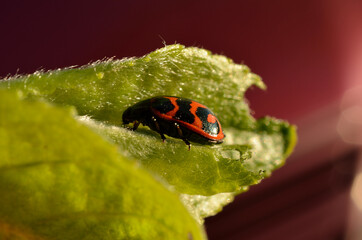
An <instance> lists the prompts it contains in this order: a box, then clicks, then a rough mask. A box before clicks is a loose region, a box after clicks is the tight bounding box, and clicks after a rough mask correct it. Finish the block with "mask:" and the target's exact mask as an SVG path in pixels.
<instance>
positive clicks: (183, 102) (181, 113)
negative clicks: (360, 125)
mask: <svg viewBox="0 0 362 240" xmlns="http://www.w3.org/2000/svg"><path fill="white" fill-rule="evenodd" d="M122 121H123V124H129V123H133V128H132V130H136V129H137V128H138V126H139V125H140V124H141V123H142V124H143V125H145V126H148V127H149V128H150V129H151V130H153V131H156V132H158V133H159V134H160V135H161V139H162V141H165V139H166V137H165V135H168V136H171V137H174V138H181V139H182V140H183V141H184V142H185V143H186V145H187V146H188V147H189V150H190V148H191V144H190V142H189V141H191V142H196V143H201V144H219V143H222V142H223V139H224V137H225V135H224V132H223V130H222V128H221V124H220V122H219V120H218V119H217V118H216V116H215V114H214V113H213V112H212V111H211V110H210V109H208V108H207V107H206V106H204V105H202V104H200V103H198V102H196V101H194V100H191V99H187V98H181V97H175V96H157V97H153V98H149V99H146V100H143V101H140V102H138V103H136V104H135V105H133V106H131V107H129V108H127V109H126V111H124V113H123V115H122Z"/></svg>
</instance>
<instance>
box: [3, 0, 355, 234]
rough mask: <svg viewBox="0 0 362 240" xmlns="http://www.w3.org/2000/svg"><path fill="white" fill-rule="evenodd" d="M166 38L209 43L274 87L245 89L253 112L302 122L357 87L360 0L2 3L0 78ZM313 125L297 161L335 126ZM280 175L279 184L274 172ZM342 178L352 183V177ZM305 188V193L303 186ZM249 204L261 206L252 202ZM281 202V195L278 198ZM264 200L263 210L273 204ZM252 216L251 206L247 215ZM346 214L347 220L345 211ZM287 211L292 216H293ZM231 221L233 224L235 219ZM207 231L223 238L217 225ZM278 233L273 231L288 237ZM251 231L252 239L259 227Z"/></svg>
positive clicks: (134, 50) (149, 47) (142, 47)
mask: <svg viewBox="0 0 362 240" xmlns="http://www.w3.org/2000/svg"><path fill="white" fill-rule="evenodd" d="M163 42H165V43H167V44H172V43H181V44H184V45H186V46H198V47H203V48H206V49H209V50H211V51H212V52H214V53H219V54H224V55H226V56H228V57H230V58H232V59H233V60H234V61H235V62H238V63H244V64H246V65H248V66H249V67H250V68H251V69H252V70H253V72H255V73H257V74H259V75H260V76H261V77H262V78H263V80H264V82H265V83H266V84H267V86H268V90H267V91H265V92H263V91H260V90H257V89H255V88H254V89H252V90H249V91H248V92H247V98H248V99H249V101H250V105H251V107H252V109H253V110H254V111H255V115H256V116H262V115H272V116H275V117H278V118H284V119H287V120H289V121H291V122H293V123H300V122H303V121H304V120H305V119H306V118H308V116H310V115H313V114H319V113H320V112H321V111H322V110H321V109H325V107H328V106H331V105H333V106H338V102H339V99H340V97H341V96H342V95H343V93H344V92H345V90H346V89H349V88H351V87H353V86H355V85H358V84H361V80H362V1H359V0H345V1H339V0H293V1H291V0H275V1H270V0H240V1H238V0H233V1H215V0H210V1H190V0H184V1H166V0H162V1H130V0H128V1H120V0H119V1H116V0H106V1H91V0H90V1H25V0H24V1H19V0H13V1H3V2H2V3H1V4H0V57H1V59H0V76H1V77H6V76H9V75H14V74H16V73H19V74H26V73H32V72H34V71H36V70H39V69H46V70H48V69H55V68H62V67H67V66H72V65H83V64H87V63H89V62H91V61H95V60H98V59H102V58H104V57H113V56H116V57H117V58H122V57H130V56H142V55H144V54H146V53H148V52H150V51H153V50H154V49H156V48H161V47H162V46H163ZM337 109H338V107H337ZM321 115H323V114H321ZM327 115H328V114H327ZM332 115H333V114H332ZM327 118H328V117H327ZM311 122H313V121H311ZM314 122H317V123H320V122H321V121H320V120H319V119H317V120H315V121H314ZM307 125H308V124H307ZM312 125H313V124H312ZM333 126H334V125H333ZM308 129H309V130H308ZM310 129H313V128H312V127H310V126H304V127H301V128H300V130H299V134H300V136H301V139H300V141H299V144H300V146H304V148H303V147H300V148H299V153H300V154H299V155H298V156H299V157H300V156H304V155H303V152H304V151H306V150H305V149H309V148H308V146H309V145H308V143H309V142H310V141H311V140H314V141H317V140H315V139H319V138H318V137H321V135H322V138H323V136H324V135H325V136H326V137H325V138H326V139H327V138H328V136H327V135H328V132H331V131H333V132H334V131H335V129H334V127H332V128H330V129H328V128H326V130H325V131H322V132H321V131H318V129H319V128H318V129H317V131H314V130H313V131H312V130H310ZM308 131H309V133H308ZM317 132H318V133H317ZM308 134H309V135H308ZM303 136H305V137H303ZM317 143H318V142H317ZM306 146H307V147H306ZM326 151H329V150H326V149H321V150H320V151H319V152H318V154H317V153H313V156H314V158H318V159H326V157H322V155H323V154H325V153H326ZM342 155H343V154H342ZM317 156H321V157H317ZM323 156H324V155H323ZM346 156H348V157H345V158H344V157H343V156H342V157H341V156H338V157H335V158H333V157H332V158H331V159H332V160H331V161H330V162H333V161H334V160H333V159H335V161H341V159H342V160H343V159H352V157H351V156H355V155H353V154H349V155H346ZM295 158H296V160H295V161H294V162H298V164H299V165H298V164H297V166H299V167H300V168H299V167H298V169H302V168H303V167H305V166H306V164H304V165H303V161H304V160H305V159H297V158H298V157H295ZM300 158H302V157H300ZM309 159H312V158H310V157H309ZM353 159H355V158H353ZM291 162H293V161H292V160H291ZM315 162H318V161H317V160H316V161H315ZM321 162H323V161H321ZM327 162H328V161H327ZM342 162H343V161H342ZM288 166H289V165H288ZM288 166H287V167H285V168H283V169H285V170H282V172H281V173H279V176H284V177H285V178H287V175H288V174H289V175H293V174H290V171H297V170H289V169H293V167H289V169H288ZM290 166H293V164H291V165H290ZM328 166H329V165H328ZM328 166H327V165H326V166H325V167H324V168H323V167H318V168H317V169H325V173H326V174H327V173H328V171H329V170H328V169H329V168H328ZM353 166H354V165H353V164H350V165H348V169H352V170H350V172H351V171H353ZM311 169H312V168H311ZM333 169H334V168H333ZM283 171H284V173H283ZM306 171H307V170H306ZM308 171H309V170H308ZM313 171H314V172H316V171H317V170H313ZM317 172H318V171H317ZM317 175H318V174H317ZM301 176H302V177H300V179H309V177H308V176H315V175H313V174H312V175H311V174H305V173H303V174H302V175H301ZM303 176H306V177H303ZM271 179H273V178H271ZM275 179H276V180H275V182H278V180H277V179H278V173H276V177H275ZM279 179H283V178H280V177H279ZM286 181H288V180H286ZM282 182H285V181H284V180H283V181H282ZM345 182H346V189H348V188H349V186H350V182H351V181H345ZM314 183H315V182H313V181H311V183H310V184H309V185H305V188H308V189H310V187H311V186H313V185H315V184H314ZM275 184H276V185H278V184H279V183H275ZM265 186H268V185H265V184H264V188H265ZM278 186H279V185H278ZM300 186H301V187H300V188H301V189H302V190H301V191H303V186H304V185H300ZM257 187H259V186H257ZM257 187H256V189H258V188H257ZM259 188H260V189H262V190H260V192H259V195H260V194H262V193H266V191H267V190H263V185H262V184H261V187H259ZM322 188H323V187H321V189H322ZM269 189H270V188H269ZM277 189H280V188H277ZM255 191H256V192H257V191H258V190H254V192H255ZM270 192H271V191H270V190H269V193H270ZM250 194H252V191H251V193H250ZM250 194H249V195H245V198H244V199H246V200H239V201H236V202H235V203H234V204H237V203H238V202H242V201H246V202H247V199H248V196H249V199H253V198H252V197H250V196H253V195H250ZM270 194H271V193H270ZM261 196H262V195H261ZM287 196H288V195H287ZM328 196H329V195H328ZM346 196H347V195H346ZM273 197H274V196H273ZM283 197H284V198H285V196H283ZM240 198H241V199H243V196H240ZM330 198H331V199H332V198H333V197H330ZM250 201H251V202H256V200H255V199H254V200H250ZM278 201H279V200H278V198H276V199H275V202H278ZM346 201H348V200H345V201H344V203H346ZM243 204H244V203H243ZM261 205H262V206H266V205H267V202H266V203H263V204H261ZM322 205H323V204H322ZM235 206H238V205H231V206H230V207H228V208H227V209H226V210H225V214H227V213H228V211H229V212H230V211H231V210H230V209H234V208H235V209H238V208H237V207H235ZM258 209H259V208H258ZM300 209H303V208H300ZM263 211H264V210H263V209H262V210H260V212H263ZM301 211H302V212H303V211H304V210H301ZM326 211H327V212H330V210H329V209H327V210H326ZM236 212H237V211H236ZM264 212H265V211H264ZM315 212H316V211H314V212H313V213H315ZM254 213H255V210H254V211H253V212H251V213H249V214H251V215H253V214H254ZM240 214H242V213H240ZM240 214H239V215H240ZM247 214H248V213H244V216H247ZM341 214H342V215H343V214H344V215H343V216H345V211H343V212H341ZM220 216H221V217H222V216H223V215H220ZM285 216H286V217H285V218H286V219H288V214H286V215H285ZM221 217H219V218H221ZM262 218H263V217H261V219H262ZM289 218H290V217H289ZM231 219H234V220H231V221H237V220H235V219H237V218H231ZM270 219H271V220H270ZM270 219H269V220H270V222H271V224H272V223H273V222H274V224H277V223H278V218H270ZM213 221H214V222H218V221H219V220H218V219H216V220H210V221H209V224H210V225H209V226H212V223H213ZM220 221H223V220H222V219H221V220H220ZM308 221H310V220H308ZM248 224H249V225H250V223H248ZM227 225H228V224H226V228H227ZM249 225H245V226H249ZM253 227H254V228H255V225H254V226H253ZM235 229H241V228H237V227H235ZM235 229H234V230H233V231H234V233H235V231H236V230H235ZM284 229H285V228H284ZM255 231H256V232H258V229H256V230H255ZM313 231H314V230H313ZM313 231H312V232H313ZM316 231H317V230H316ZM341 231H342V232H343V230H341ZM210 232H211V234H213V236H218V233H217V231H213V230H211V231H210ZM291 232H293V231H292V230H291ZM244 233H245V231H244ZM219 234H220V233H219ZM235 234H236V233H235ZM245 234H246V233H245ZM280 234H281V233H279V235H278V234H276V235H275V236H278V239H282V238H280V236H281V235H280ZM312 235H313V234H312ZM235 236H237V235H235ZM240 236H241V235H240ZM243 236H244V235H243ZM245 236H247V237H248V239H251V238H250V236H255V232H254V233H251V234H249V235H247V234H246V235H245ZM338 236H340V237H341V236H343V234H342V235H341V234H340V233H339V235H338ZM285 237H286V238H285V239H292V238H287V236H285ZM230 239H231V238H230ZM264 239H265V238H264ZM270 239H272V238H270ZM316 239H323V237H322V238H316ZM330 239H332V238H330ZM333 239H340V238H338V237H336V238H333Z"/></svg>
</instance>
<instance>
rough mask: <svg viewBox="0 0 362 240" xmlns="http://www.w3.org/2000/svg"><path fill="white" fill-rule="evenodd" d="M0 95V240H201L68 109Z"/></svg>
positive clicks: (145, 178)
mask: <svg viewBox="0 0 362 240" xmlns="http://www.w3.org/2000/svg"><path fill="white" fill-rule="evenodd" d="M19 95H21V93H18V94H17V95H16V94H15V93H14V92H10V91H7V90H3V89H0V196H1V197H0V239H62V240H63V239H77V240H78V239H204V238H205V236H204V234H203V231H202V229H201V228H200V226H199V225H198V224H197V223H196V221H195V220H194V219H193V218H192V217H191V216H190V215H189V213H188V211H187V210H186V209H185V207H184V206H183V205H182V203H181V202H180V201H179V197H178V195H177V194H175V193H172V192H170V191H169V190H167V189H166V188H165V187H164V186H163V184H161V183H159V182H158V181H156V180H155V179H154V177H153V176H151V175H150V174H149V173H148V172H147V171H145V170H144V169H143V168H141V167H139V166H137V165H136V164H135V163H134V162H133V161H129V160H128V159H126V158H125V157H124V156H121V155H120V154H119V152H118V149H117V147H116V146H115V145H114V144H112V143H110V142H107V141H105V140H104V139H103V138H102V137H100V136H99V135H97V134H96V133H94V132H93V131H91V130H90V129H89V128H87V127H86V126H84V125H82V124H81V123H79V122H78V121H76V120H75V119H74V112H75V111H74V108H67V109H65V108H60V107H54V106H51V105H50V104H46V103H43V102H39V101H26V100H22V99H21V98H20V97H19Z"/></svg>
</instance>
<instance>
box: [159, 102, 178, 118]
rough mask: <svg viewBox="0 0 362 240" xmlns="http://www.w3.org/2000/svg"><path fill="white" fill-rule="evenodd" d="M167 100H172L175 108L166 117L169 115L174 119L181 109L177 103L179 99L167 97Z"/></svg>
mask: <svg viewBox="0 0 362 240" xmlns="http://www.w3.org/2000/svg"><path fill="white" fill-rule="evenodd" d="M166 98H168V99H170V101H171V103H172V105H173V106H174V107H175V108H174V109H172V110H171V111H169V112H167V113H166V114H165V115H168V116H171V117H173V116H175V115H176V113H177V111H178V110H179V108H180V107H179V106H178V105H177V102H176V100H177V98H175V97H166ZM162 115H164V114H162Z"/></svg>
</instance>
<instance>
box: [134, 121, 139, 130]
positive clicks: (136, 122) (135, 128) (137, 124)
mask: <svg viewBox="0 0 362 240" xmlns="http://www.w3.org/2000/svg"><path fill="white" fill-rule="evenodd" d="M139 125H140V122H139V121H134V122H133V128H132V130H133V131H136V130H137V128H138V126H139Z"/></svg>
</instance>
